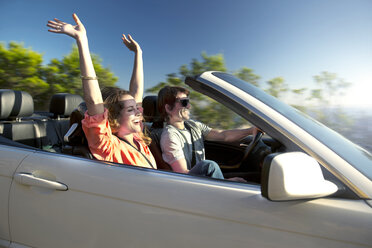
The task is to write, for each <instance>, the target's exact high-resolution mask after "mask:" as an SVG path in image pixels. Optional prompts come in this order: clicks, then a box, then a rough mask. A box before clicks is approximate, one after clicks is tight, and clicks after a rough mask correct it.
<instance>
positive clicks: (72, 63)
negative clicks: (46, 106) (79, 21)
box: [41, 45, 118, 103]
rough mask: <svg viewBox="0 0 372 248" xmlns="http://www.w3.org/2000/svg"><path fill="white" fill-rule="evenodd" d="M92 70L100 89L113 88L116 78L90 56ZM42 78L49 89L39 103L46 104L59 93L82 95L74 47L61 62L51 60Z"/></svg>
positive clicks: (94, 56)
mask: <svg viewBox="0 0 372 248" xmlns="http://www.w3.org/2000/svg"><path fill="white" fill-rule="evenodd" d="M92 60H93V65H94V69H95V71H96V74H97V77H98V78H99V84H100V86H101V87H104V86H114V85H115V83H116V82H117V81H118V78H117V77H116V76H115V75H114V74H113V73H112V72H111V71H110V69H108V68H104V67H103V66H102V64H101V63H102V60H101V59H100V58H99V56H97V55H95V54H93V55H92ZM42 75H43V78H45V80H46V82H47V83H48V84H49V89H48V92H47V93H46V94H44V95H43V98H42V99H41V102H43V103H45V102H47V101H48V100H49V99H50V98H51V97H52V95H54V94H55V93H59V92H65V93H71V94H78V95H83V89H82V83H81V78H80V64H79V51H78V48H77V46H76V45H74V46H73V47H72V50H71V52H70V53H69V54H67V55H66V56H64V57H63V58H62V60H58V59H52V60H51V62H50V63H49V64H48V65H47V66H45V67H44V68H43V73H42Z"/></svg>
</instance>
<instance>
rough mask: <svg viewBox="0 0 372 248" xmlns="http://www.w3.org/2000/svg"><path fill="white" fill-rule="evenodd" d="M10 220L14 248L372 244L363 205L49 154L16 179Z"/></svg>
mask: <svg viewBox="0 0 372 248" xmlns="http://www.w3.org/2000/svg"><path fill="white" fill-rule="evenodd" d="M20 175H26V176H27V175H28V176H30V175H31V176H32V177H34V178H36V179H37V178H43V179H44V180H45V181H42V183H40V182H39V183H36V182H35V181H27V180H24V181H22V180H21V179H20V178H19V177H20ZM16 177H18V179H16ZM21 178H22V177H21ZM31 182H33V184H32V183H31ZM47 182H55V183H56V185H54V184H48V183H47ZM46 185H47V186H46ZM51 185H54V187H55V188H57V189H53V187H52V186H51ZM63 185H65V186H66V187H67V188H63V187H62V186H63ZM66 189H67V190H66ZM9 215H10V216H9V219H10V231H11V237H12V244H11V245H12V247H247V246H253V247H298V245H299V244H301V247H314V244H315V245H319V246H326V247H338V248H340V247H363V246H367V245H368V244H371V242H372V239H371V237H370V233H371V231H372V229H371V223H372V220H371V216H372V211H371V208H370V207H369V206H368V205H367V204H366V203H365V202H364V201H363V200H348V199H331V198H329V199H318V200H311V201H292V202H271V201H269V200H267V199H266V198H263V197H262V195H261V190H260V187H259V185H250V184H241V183H235V182H230V181H224V180H214V179H207V178H201V177H192V176H188V175H182V174H177V173H170V172H161V171H155V170H151V169H142V168H138V167H134V166H122V167H118V166H113V165H112V164H110V163H103V162H98V161H91V160H87V159H82V158H81V159H80V158H74V157H69V156H65V155H60V154H52V153H47V152H36V153H33V154H31V155H29V156H28V157H27V158H26V159H25V160H24V161H23V162H22V163H21V165H20V166H19V168H18V169H17V171H16V173H15V179H14V182H13V183H12V186H11V192H10V203H9Z"/></svg>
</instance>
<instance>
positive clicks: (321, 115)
mask: <svg viewBox="0 0 372 248" xmlns="http://www.w3.org/2000/svg"><path fill="white" fill-rule="evenodd" d="M313 79H314V81H315V83H316V85H317V88H316V89H312V90H311V92H310V96H309V97H308V98H307V99H308V100H310V101H312V103H313V105H314V107H313V108H311V109H310V110H309V111H308V112H309V114H311V115H312V116H313V117H314V118H315V119H317V120H318V121H320V122H322V123H323V124H325V125H326V126H329V127H331V128H332V129H334V130H336V131H338V132H340V133H341V134H346V133H347V132H348V131H349V130H350V129H351V128H352V125H353V121H352V118H351V117H350V116H348V114H347V113H346V112H345V111H344V109H343V108H342V107H341V106H340V105H339V101H340V99H342V98H341V96H343V95H344V94H345V92H346V91H347V89H348V88H349V87H350V86H351V83H349V82H345V80H343V79H341V78H339V77H338V76H337V74H335V73H330V72H327V71H323V72H321V73H320V75H316V76H314V77H313Z"/></svg>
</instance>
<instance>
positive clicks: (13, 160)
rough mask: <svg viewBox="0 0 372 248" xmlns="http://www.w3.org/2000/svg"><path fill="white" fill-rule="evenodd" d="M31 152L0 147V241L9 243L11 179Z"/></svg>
mask: <svg viewBox="0 0 372 248" xmlns="http://www.w3.org/2000/svg"><path fill="white" fill-rule="evenodd" d="M30 153H31V152H28V151H27V150H25V149H18V148H15V147H9V146H4V145H0V158H1V159H0V240H4V241H5V240H6V241H10V234H9V221H8V203H9V202H8V199H9V191H10V185H11V183H12V177H13V174H14V172H15V170H16V169H17V167H18V166H19V164H20V163H21V161H22V159H23V158H24V157H26V156H27V155H28V154H30Z"/></svg>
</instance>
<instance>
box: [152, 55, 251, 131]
mask: <svg viewBox="0 0 372 248" xmlns="http://www.w3.org/2000/svg"><path fill="white" fill-rule="evenodd" d="M201 57H202V61H198V60H197V59H193V60H192V61H191V63H190V65H189V66H187V65H182V66H181V67H180V68H179V72H178V73H172V74H168V75H167V78H166V81H165V82H160V83H159V84H157V85H155V86H154V87H152V88H149V89H148V90H147V92H149V93H155V94H157V93H158V92H159V90H160V89H161V88H163V87H164V86H166V85H171V86H181V87H184V88H187V89H188V90H189V91H190V98H191V105H192V108H191V112H192V115H193V118H195V119H197V120H199V121H201V122H203V123H206V124H208V125H210V126H212V127H214V128H222V129H227V128H232V127H237V126H240V125H241V124H242V123H243V120H242V118H241V117H239V116H238V115H237V114H235V113H233V112H231V111H230V110H229V109H228V108H226V107H225V106H224V105H222V104H220V103H218V102H216V101H214V100H213V99H211V98H209V97H207V96H205V95H202V94H200V93H198V92H196V91H194V90H192V89H190V88H189V87H188V86H187V85H185V84H184V81H185V78H186V77H187V76H195V75H198V74H200V73H202V72H205V71H227V69H226V66H225V59H224V57H223V55H222V54H217V55H212V56H209V55H207V54H206V53H205V52H203V53H202V54H201ZM247 71H249V72H250V73H251V74H252V75H253V72H252V71H251V70H250V69H248V68H246V69H245V70H244V72H245V73H246V74H244V75H248V73H247ZM257 77H258V76H257ZM251 78H254V77H253V76H251ZM255 80H256V79H255Z"/></svg>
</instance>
